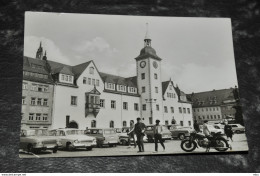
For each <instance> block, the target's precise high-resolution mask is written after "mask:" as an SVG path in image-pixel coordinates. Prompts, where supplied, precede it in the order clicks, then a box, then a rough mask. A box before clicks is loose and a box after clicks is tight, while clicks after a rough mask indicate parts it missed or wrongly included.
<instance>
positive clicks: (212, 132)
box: [200, 124, 225, 135]
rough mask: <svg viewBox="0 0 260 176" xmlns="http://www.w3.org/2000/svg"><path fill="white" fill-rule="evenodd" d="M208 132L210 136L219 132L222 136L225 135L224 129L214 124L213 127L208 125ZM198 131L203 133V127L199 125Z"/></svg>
mask: <svg viewBox="0 0 260 176" xmlns="http://www.w3.org/2000/svg"><path fill="white" fill-rule="evenodd" d="M208 128H209V131H210V133H211V134H215V133H218V132H220V133H221V134H222V135H224V134H225V132H224V129H223V128H221V127H220V126H219V125H217V124H214V125H208ZM200 129H201V131H202V132H203V125H200Z"/></svg>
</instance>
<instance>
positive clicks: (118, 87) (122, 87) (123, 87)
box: [117, 85, 126, 92]
mask: <svg viewBox="0 0 260 176" xmlns="http://www.w3.org/2000/svg"><path fill="white" fill-rule="evenodd" d="M117 90H118V91H122V92H126V86H124V85H117Z"/></svg>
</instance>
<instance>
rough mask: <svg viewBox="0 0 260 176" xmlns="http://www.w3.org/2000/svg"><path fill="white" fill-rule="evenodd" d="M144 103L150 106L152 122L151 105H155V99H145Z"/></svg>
mask: <svg viewBox="0 0 260 176" xmlns="http://www.w3.org/2000/svg"><path fill="white" fill-rule="evenodd" d="M145 102H146V103H149V104H150V109H151V118H152V121H153V106H152V104H153V103H156V99H152V98H150V99H145Z"/></svg>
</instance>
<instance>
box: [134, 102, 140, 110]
mask: <svg viewBox="0 0 260 176" xmlns="http://www.w3.org/2000/svg"><path fill="white" fill-rule="evenodd" d="M134 108H135V110H136V111H138V110H139V107H138V103H135V104H134Z"/></svg>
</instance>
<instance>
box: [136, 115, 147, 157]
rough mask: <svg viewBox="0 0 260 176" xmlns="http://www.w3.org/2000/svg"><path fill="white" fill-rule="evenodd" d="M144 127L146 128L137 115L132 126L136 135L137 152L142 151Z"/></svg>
mask: <svg viewBox="0 0 260 176" xmlns="http://www.w3.org/2000/svg"><path fill="white" fill-rule="evenodd" d="M145 128H146V126H145V124H144V123H142V120H141V118H139V117H138V118H137V123H136V124H135V126H134V132H135V134H136V137H137V145H138V148H139V151H138V152H144V141H143V138H144V131H145Z"/></svg>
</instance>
